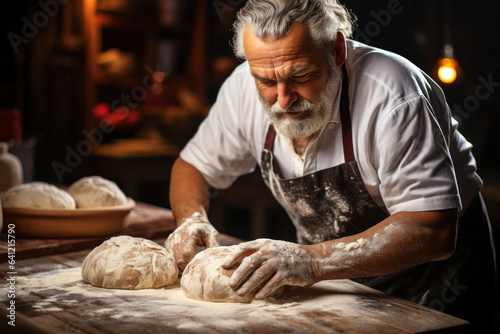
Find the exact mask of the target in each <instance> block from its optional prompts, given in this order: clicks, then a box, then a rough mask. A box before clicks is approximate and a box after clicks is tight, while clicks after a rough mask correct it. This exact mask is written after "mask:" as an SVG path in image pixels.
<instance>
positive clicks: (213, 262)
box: [181, 246, 253, 303]
mask: <svg viewBox="0 0 500 334" xmlns="http://www.w3.org/2000/svg"><path fill="white" fill-rule="evenodd" d="M233 249H234V246H220V247H213V248H207V249H205V250H204V251H202V252H200V253H198V254H196V256H195V257H194V259H193V260H191V262H189V264H188V265H187V267H186V269H185V270H184V272H183V274H182V278H181V288H182V292H183V293H184V295H185V296H186V297H188V298H191V299H197V300H203V301H211V302H226V303H249V302H251V301H252V299H253V296H243V297H242V296H238V295H237V294H236V292H235V291H234V290H233V289H232V288H231V287H230V286H229V279H230V278H231V275H232V274H233V272H234V270H235V269H236V268H237V267H238V266H239V263H238V264H237V265H236V266H235V267H234V268H232V269H223V268H222V266H221V264H222V261H223V260H224V258H225V257H226V255H228V254H229V253H230V252H231V251H232V250H233Z"/></svg>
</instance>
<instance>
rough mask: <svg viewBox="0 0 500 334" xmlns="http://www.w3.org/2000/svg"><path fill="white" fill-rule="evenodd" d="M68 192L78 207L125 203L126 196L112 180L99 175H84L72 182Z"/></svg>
mask: <svg viewBox="0 0 500 334" xmlns="http://www.w3.org/2000/svg"><path fill="white" fill-rule="evenodd" d="M68 192H69V193H70V194H71V195H72V196H73V198H74V199H75V201H76V206H77V207H78V208H97V207H102V206H115V205H120V204H125V203H127V196H125V194H124V193H123V192H122V191H121V190H120V188H119V187H118V186H117V185H116V183H114V182H113V181H109V180H106V179H104V178H102V177H100V176H89V177H84V178H82V179H80V180H78V181H76V182H75V183H73V184H72V185H71V186H70V187H69V189H68Z"/></svg>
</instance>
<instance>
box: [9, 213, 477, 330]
mask: <svg viewBox="0 0 500 334" xmlns="http://www.w3.org/2000/svg"><path fill="white" fill-rule="evenodd" d="M134 211H135V212H134ZM134 211H133V215H131V216H130V217H129V224H128V226H127V227H126V229H125V230H124V231H123V232H122V234H127V232H130V233H128V234H129V235H131V234H133V235H135V236H141V237H147V238H149V239H154V240H155V241H157V242H158V243H160V244H163V242H164V239H165V237H166V235H168V233H169V231H171V230H172V229H173V227H174V225H173V217H172V215H171V212H170V211H169V210H166V209H161V208H156V207H151V206H148V205H143V204H140V205H138V207H137V208H136V209H134ZM169 217H170V218H169ZM157 235H161V236H160V237H158V236H157ZM109 237H110V236H106V237H103V238H88V239H71V240H65V239H51V240H34V239H33V240H21V239H17V240H16V259H15V264H14V266H13V267H12V268H9V263H2V264H0V277H1V279H2V282H3V284H2V288H1V290H0V303H1V304H2V306H1V307H0V310H1V312H0V332H1V333H134V334H136V333H143V332H148V333H235V332H238V333H276V332H279V333H370V334H375V333H389V334H390V333H430V332H432V333H465V332H466V330H467V324H468V323H467V322H466V321H464V320H461V319H458V318H455V317H452V316H449V315H446V314H443V313H441V312H438V311H435V310H433V309H430V308H427V307H423V306H421V305H417V304H414V303H411V302H407V301H404V300H401V299H398V298H394V297H390V296H387V295H385V294H383V293H381V292H379V291H376V290H373V289H371V288H368V287H365V286H363V285H361V284H358V283H355V282H353V281H350V280H334V281H325V282H320V283H318V284H315V285H314V286H312V287H309V288H287V289H285V292H284V293H283V295H281V296H279V297H277V298H273V299H268V300H265V301H256V302H252V303H250V304H226V303H211V302H201V301H195V300H191V299H188V298H186V297H185V296H184V295H183V294H182V291H181V289H180V287H179V282H176V283H175V284H174V285H172V286H169V287H165V288H161V289H146V290H112V289H101V288H96V287H93V286H91V285H89V284H86V283H85V282H83V280H82V279H81V273H80V270H81V264H82V261H83V259H84V258H85V256H86V255H87V254H88V253H89V251H90V248H92V247H94V245H97V244H99V243H101V242H102V240H104V239H107V238H109ZM220 241H221V243H222V244H223V245H230V244H235V243H237V242H239V241H240V240H238V239H235V238H232V237H229V236H226V235H221V238H220ZM4 243H6V241H4V240H2V241H0V244H2V245H3V244H4ZM18 245H20V246H19V247H20V248H19V253H17V249H18V248H17V247H18ZM79 249H80V250H79ZM68 250H72V251H70V252H68ZM37 252H38V253H37ZM4 253H5V252H4ZM4 255H5V254H4ZM18 255H19V257H18ZM34 255H42V256H40V257H36V258H33V257H32V256H34ZM23 257H24V259H21V258H23ZM13 294H15V297H14V296H13ZM10 305H14V306H10ZM8 307H11V310H9V309H8ZM14 307H15V308H14ZM9 314H13V315H15V324H16V326H15V327H12V326H10V325H9V324H8V322H9V321H11V320H12V319H9V317H8V315H9Z"/></svg>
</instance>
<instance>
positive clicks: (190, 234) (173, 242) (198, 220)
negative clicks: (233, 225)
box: [165, 212, 219, 271]
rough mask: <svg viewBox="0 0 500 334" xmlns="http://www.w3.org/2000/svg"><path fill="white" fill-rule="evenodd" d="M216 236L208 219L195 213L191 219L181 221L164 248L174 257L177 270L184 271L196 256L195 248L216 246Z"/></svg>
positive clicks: (217, 243)
mask: <svg viewBox="0 0 500 334" xmlns="http://www.w3.org/2000/svg"><path fill="white" fill-rule="evenodd" d="M218 235H219V233H218V232H217V230H216V229H215V228H214V227H213V226H212V224H210V222H209V221H208V218H207V217H205V216H202V215H201V214H200V213H198V212H195V213H194V214H193V215H191V217H189V218H185V219H183V220H182V223H181V225H179V226H178V227H177V229H176V230H175V231H174V232H172V233H171V234H170V235H169V237H168V238H167V240H166V241H165V247H166V248H167V250H168V251H169V252H170V253H172V255H173V256H174V258H175V262H176V263H177V266H178V267H179V269H180V270H181V271H184V268H186V266H187V264H188V263H189V262H190V261H191V260H192V259H193V257H194V256H195V254H196V253H195V246H196V245H198V246H205V247H207V248H210V247H215V246H218V245H219V242H218Z"/></svg>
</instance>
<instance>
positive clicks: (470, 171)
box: [181, 40, 482, 214]
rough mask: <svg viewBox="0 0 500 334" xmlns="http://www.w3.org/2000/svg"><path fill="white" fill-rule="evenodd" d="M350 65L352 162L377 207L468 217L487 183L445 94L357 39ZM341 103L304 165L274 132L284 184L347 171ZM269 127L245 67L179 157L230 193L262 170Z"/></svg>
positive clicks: (226, 86)
mask: <svg viewBox="0 0 500 334" xmlns="http://www.w3.org/2000/svg"><path fill="white" fill-rule="evenodd" d="M345 65H346V70H347V76H348V79H349V104H350V112H351V119H352V135H353V146H354V155H355V159H356V161H357V163H358V166H359V169H360V173H361V176H362V178H363V181H364V184H365V186H366V189H367V190H368V193H369V194H370V195H371V196H372V198H373V199H374V200H375V202H376V203H377V204H378V205H379V206H380V207H381V208H382V209H383V210H386V211H387V212H388V213H390V214H394V213H396V212H400V211H429V210H442V209H447V208H461V207H462V204H463V207H464V208H466V207H467V206H468V205H469V204H470V202H471V200H472V199H473V197H474V196H475V195H476V194H477V192H478V191H479V190H480V188H481V186H482V181H481V179H480V178H479V176H478V175H477V174H476V164H475V159H474V157H473V156H472V154H471V149H472V145H471V144H470V143H469V142H467V141H466V140H465V138H464V137H463V136H462V135H461V134H460V133H459V132H458V131H457V130H456V127H457V125H458V123H457V122H456V121H455V120H453V119H452V118H451V113H450V109H449V108H448V106H447V104H446V101H445V97H444V94H443V92H442V90H441V89H440V88H439V86H438V85H437V84H436V83H435V82H434V81H432V79H430V78H429V77H428V76H427V75H426V74H424V73H423V72H422V71H421V70H419V69H418V68H417V67H416V66H414V65H413V64H412V63H410V62H409V61H408V60H406V59H404V58H402V57H400V56H398V55H396V54H393V53H390V52H387V51H384V50H380V49H377V48H373V47H370V46H367V45H364V44H361V43H358V42H355V41H351V40H347V60H346V62H345ZM338 104H339V101H337V102H336V105H335V106H333V113H332V116H331V119H330V121H329V123H328V124H327V125H326V126H325V127H324V128H323V130H322V131H320V133H319V134H318V135H317V136H315V138H314V139H313V140H312V141H311V143H310V144H309V146H308V148H307V150H306V152H305V154H304V156H303V157H302V158H301V157H299V156H298V155H297V154H296V153H295V151H294V149H293V146H292V145H291V141H290V140H289V139H287V138H285V137H284V136H282V135H280V134H279V133H278V135H277V136H276V139H275V142H274V147H273V154H274V157H275V158H274V160H275V162H276V163H277V165H278V166H279V170H280V172H281V177H283V178H286V179H289V178H296V177H301V176H304V175H307V174H310V173H314V172H316V171H319V170H322V169H326V168H330V167H333V166H336V165H339V164H342V163H344V162H345V161H344V152H343V146H342V127H341V125H340V111H339V105H338ZM269 124H270V120H269V118H268V117H267V114H266V112H265V110H264V109H263V107H262V105H261V102H260V100H259V98H258V91H257V88H256V86H255V82H254V79H253V77H252V76H251V74H250V68H249V65H248V63H247V62H245V63H243V64H241V65H240V66H239V67H238V68H236V69H235V71H234V72H233V73H232V74H231V76H230V77H229V78H228V79H227V80H226V81H225V83H224V84H223V85H222V87H221V89H220V92H219V95H218V98H217V101H216V103H215V104H214V105H213V107H212V109H211V111H210V113H209V115H208V116H207V118H206V119H205V120H204V121H203V123H202V124H201V126H200V128H199V129H198V132H197V133H196V135H195V136H194V137H193V138H192V139H191V140H190V141H189V143H188V144H187V145H186V147H185V148H184V149H183V150H182V152H181V157H182V159H184V160H185V161H187V162H189V163H190V164H192V165H193V166H195V167H196V168H197V169H198V170H199V171H200V172H201V173H202V175H203V176H204V178H205V180H206V181H207V183H208V184H209V185H211V186H213V187H215V188H227V187H229V186H230V185H231V184H232V183H233V182H234V181H235V180H236V178H237V177H238V176H240V175H243V174H246V173H250V172H252V171H253V170H254V168H255V166H256V164H258V165H260V162H261V154H262V149H263V148H264V141H265V138H266V133H267V130H268V127H269ZM457 184H458V186H457ZM458 188H459V189H460V191H459V190H458ZM461 201H462V203H461Z"/></svg>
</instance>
